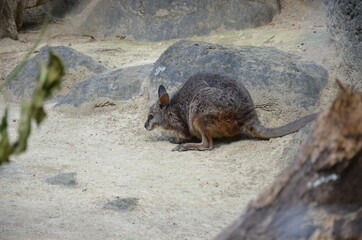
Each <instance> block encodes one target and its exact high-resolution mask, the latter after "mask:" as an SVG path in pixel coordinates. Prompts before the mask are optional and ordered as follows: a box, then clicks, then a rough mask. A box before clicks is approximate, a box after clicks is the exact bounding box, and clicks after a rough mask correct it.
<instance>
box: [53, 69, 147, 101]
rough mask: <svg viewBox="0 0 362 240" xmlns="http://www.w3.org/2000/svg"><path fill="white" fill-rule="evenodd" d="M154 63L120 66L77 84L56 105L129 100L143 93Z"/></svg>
mask: <svg viewBox="0 0 362 240" xmlns="http://www.w3.org/2000/svg"><path fill="white" fill-rule="evenodd" d="M152 67H153V65H152V64H146V65H141V66H133V67H126V68H120V69H116V70H112V71H108V72H105V73H104V74H101V75H98V76H91V77H90V78H89V79H87V80H85V81H83V82H80V83H78V84H76V85H75V86H74V87H73V88H72V89H71V90H70V91H69V93H68V94H67V95H66V96H65V97H64V98H62V99H61V100H60V101H59V102H58V103H57V105H56V107H57V106H61V105H64V104H70V105H73V106H75V107H78V106H80V105H81V104H82V103H87V102H92V101H94V100H96V99H97V98H107V99H110V100H128V99H130V98H132V97H136V96H138V95H140V94H141V93H142V90H143V89H142V85H143V83H144V82H145V81H146V80H147V78H148V76H149V74H150V72H151V70H152Z"/></svg>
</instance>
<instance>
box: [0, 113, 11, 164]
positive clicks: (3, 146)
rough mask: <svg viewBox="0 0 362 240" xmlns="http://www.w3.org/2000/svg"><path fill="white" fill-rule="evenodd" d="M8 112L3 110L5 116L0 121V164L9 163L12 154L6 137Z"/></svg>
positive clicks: (7, 136)
mask: <svg viewBox="0 0 362 240" xmlns="http://www.w3.org/2000/svg"><path fill="white" fill-rule="evenodd" d="M7 119H8V110H7V109H6V110H5V114H4V116H3V118H2V120H1V125H0V164H1V163H4V162H8V161H9V156H10V154H11V153H12V150H11V147H10V142H9V135H8V129H7V126H8V123H7Z"/></svg>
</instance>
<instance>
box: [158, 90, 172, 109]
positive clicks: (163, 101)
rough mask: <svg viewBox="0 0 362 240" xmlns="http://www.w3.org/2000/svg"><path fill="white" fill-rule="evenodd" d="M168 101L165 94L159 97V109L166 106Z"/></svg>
mask: <svg viewBox="0 0 362 240" xmlns="http://www.w3.org/2000/svg"><path fill="white" fill-rule="evenodd" d="M169 101H170V97H169V96H168V93H165V94H163V95H162V96H161V97H159V98H158V103H159V104H160V107H161V108H163V107H164V106H165V105H167V104H168V102H169Z"/></svg>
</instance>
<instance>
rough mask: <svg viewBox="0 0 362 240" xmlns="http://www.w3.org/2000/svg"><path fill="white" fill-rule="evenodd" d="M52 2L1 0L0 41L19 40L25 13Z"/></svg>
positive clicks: (45, 0)
mask: <svg viewBox="0 0 362 240" xmlns="http://www.w3.org/2000/svg"><path fill="white" fill-rule="evenodd" d="M50 1H52V0H0V39H1V38H5V37H8V38H11V39H14V40H17V39H18V30H19V29H20V28H21V26H22V25H23V11H24V9H26V8H32V7H37V6H40V5H42V4H45V3H47V2H50Z"/></svg>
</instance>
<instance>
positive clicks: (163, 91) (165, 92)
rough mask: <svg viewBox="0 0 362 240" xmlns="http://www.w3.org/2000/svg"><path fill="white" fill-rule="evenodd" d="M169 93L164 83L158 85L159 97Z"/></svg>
mask: <svg viewBox="0 0 362 240" xmlns="http://www.w3.org/2000/svg"><path fill="white" fill-rule="evenodd" d="M164 94H167V91H166V88H165V87H164V86H163V85H160V86H159V87H158V98H160V97H162V95H164Z"/></svg>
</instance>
